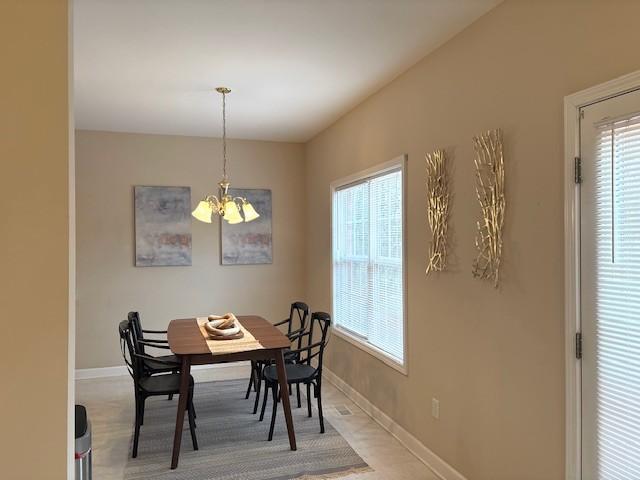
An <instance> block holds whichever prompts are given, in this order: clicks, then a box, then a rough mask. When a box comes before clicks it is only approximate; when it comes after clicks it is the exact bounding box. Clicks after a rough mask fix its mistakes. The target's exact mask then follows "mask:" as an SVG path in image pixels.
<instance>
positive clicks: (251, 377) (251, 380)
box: [244, 360, 256, 400]
mask: <svg viewBox="0 0 640 480" xmlns="http://www.w3.org/2000/svg"><path fill="white" fill-rule="evenodd" d="M255 380H256V362H254V361H253V360H251V375H249V385H248V386H247V393H246V394H245V395H244V399H245V400H246V399H247V398H249V395H250V394H251V387H253V384H254V382H255Z"/></svg>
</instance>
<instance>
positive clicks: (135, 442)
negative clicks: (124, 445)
mask: <svg viewBox="0 0 640 480" xmlns="http://www.w3.org/2000/svg"><path fill="white" fill-rule="evenodd" d="M139 439H140V399H139V398H138V395H136V419H135V427H134V431H133V451H132V452H131V457H132V458H136V457H137V456H138V440H139Z"/></svg>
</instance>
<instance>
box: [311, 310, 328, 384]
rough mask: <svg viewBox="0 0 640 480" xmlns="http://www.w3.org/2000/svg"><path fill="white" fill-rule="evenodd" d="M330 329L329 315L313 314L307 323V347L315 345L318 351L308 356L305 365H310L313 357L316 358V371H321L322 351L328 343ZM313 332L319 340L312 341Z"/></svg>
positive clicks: (324, 313) (323, 313)
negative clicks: (317, 335)
mask: <svg viewBox="0 0 640 480" xmlns="http://www.w3.org/2000/svg"><path fill="white" fill-rule="evenodd" d="M330 328H331V315H329V314H328V313H326V312H313V313H312V314H311V321H310V323H309V336H308V337H307V338H308V339H309V340H308V344H307V346H311V345H317V347H316V348H317V349H318V351H317V352H315V353H313V354H311V352H309V353H310V355H308V356H307V358H306V361H305V363H307V364H311V359H312V358H313V357H316V356H317V357H318V371H320V372H321V371H322V359H323V357H324V349H325V347H326V346H327V343H329V329H330ZM314 332H315V333H316V334H319V337H320V338H317V339H314Z"/></svg>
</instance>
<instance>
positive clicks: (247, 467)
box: [124, 380, 371, 480]
mask: <svg viewBox="0 0 640 480" xmlns="http://www.w3.org/2000/svg"><path fill="white" fill-rule="evenodd" d="M246 386H247V381H246V380H228V381H220V382H206V383H196V386H195V400H194V405H195V408H196V413H197V419H196V424H197V428H196V434H197V436H198V443H199V447H200V450H198V451H197V452H196V451H194V450H193V448H192V444H191V436H190V435H189V427H188V423H187V422H186V421H185V426H184V432H183V437H182V448H181V452H180V464H179V465H178V468H177V469H176V470H170V468H169V465H170V463H171V448H172V442H173V431H174V427H175V417H176V406H177V396H176V398H175V399H174V400H173V401H168V400H167V399H166V397H164V398H161V397H155V398H150V399H148V400H147V407H146V411H145V419H144V425H143V427H142V429H141V432H140V442H139V446H138V458H129V460H128V461H127V465H126V467H125V474H124V478H125V480H142V479H144V480H151V479H153V480H169V479H171V480H290V479H305V480H306V479H329V478H339V477H342V476H345V475H348V474H350V473H355V472H364V471H369V470H371V469H370V468H369V466H368V465H367V464H366V463H365V462H364V461H363V460H362V458H360V456H358V454H357V453H356V452H355V451H354V450H353V448H351V446H350V445H349V444H348V443H347V441H346V440H345V439H344V438H343V437H342V436H341V435H340V434H339V433H338V432H337V431H336V429H335V428H333V426H332V425H331V424H330V423H329V422H328V421H327V419H326V418H325V433H324V434H320V427H319V423H318V417H317V411H316V410H315V408H314V411H313V417H312V418H308V417H307V415H306V411H307V409H306V404H305V402H304V401H303V404H302V405H303V408H300V409H299V408H295V407H296V405H297V403H296V400H295V395H294V396H292V397H291V399H292V403H293V405H292V411H293V421H294V425H295V431H296V440H297V445H298V450H297V451H295V452H292V451H291V450H289V440H288V437H287V431H286V425H285V421H284V414H283V411H282V408H281V407H279V408H278V416H277V418H276V429H275V432H274V438H273V441H272V442H268V441H267V435H268V432H269V420H270V418H271V416H270V415H271V401H269V403H268V404H267V414H266V415H265V419H264V421H263V422H259V421H258V415H252V413H251V411H252V409H253V398H254V397H253V396H252V397H251V399H249V400H245V399H244V393H245V389H246ZM314 403H315V401H314ZM185 417H186V415H185ZM130 451H131V449H129V452H130Z"/></svg>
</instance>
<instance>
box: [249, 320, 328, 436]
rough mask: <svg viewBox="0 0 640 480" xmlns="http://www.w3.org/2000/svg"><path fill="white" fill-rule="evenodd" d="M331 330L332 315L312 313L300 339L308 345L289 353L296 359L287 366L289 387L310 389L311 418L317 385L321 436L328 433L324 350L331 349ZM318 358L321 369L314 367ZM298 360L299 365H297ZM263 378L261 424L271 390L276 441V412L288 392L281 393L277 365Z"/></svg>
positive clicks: (308, 392) (286, 354)
mask: <svg viewBox="0 0 640 480" xmlns="http://www.w3.org/2000/svg"><path fill="white" fill-rule="evenodd" d="M330 327H331V315H329V314H328V313H325V312H314V313H313V314H311V321H310V323H309V330H308V331H307V332H302V333H299V334H298V337H297V338H296V340H297V339H299V340H301V339H302V338H304V337H307V346H306V347H301V348H298V349H296V350H291V351H289V352H286V353H285V360H287V358H289V359H293V360H292V361H291V362H286V363H285V370H286V372H287V382H288V383H289V388H291V385H293V384H295V385H296V386H298V387H299V386H300V384H304V385H306V387H307V409H308V415H309V417H311V387H312V386H313V393H314V397H315V398H316V399H317V401H318V417H319V419H320V433H324V418H323V416H322V359H323V357H324V350H325V348H326V346H327V341H328V333H329V328H330ZM317 329H319V333H320V338H319V339H318V341H316V342H314V339H313V334H314V330H315V331H318V330H317ZM316 357H317V364H316V365H317V366H315V367H314V366H313V365H312V364H311V360H312V359H314V358H316ZM294 361H295V363H294ZM262 376H263V378H264V380H265V390H264V397H263V400H262V411H261V412H260V421H262V420H263V419H264V412H265V409H266V406H267V395H268V392H269V390H271V393H272V399H273V411H272V413H271V426H270V428H269V441H271V440H272V439H273V429H274V426H275V422H276V412H277V411H278V399H279V397H280V396H281V395H286V394H287V392H281V391H280V392H279V391H278V372H277V370H276V366H275V365H268V366H266V367H264V370H263V371H262Z"/></svg>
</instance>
